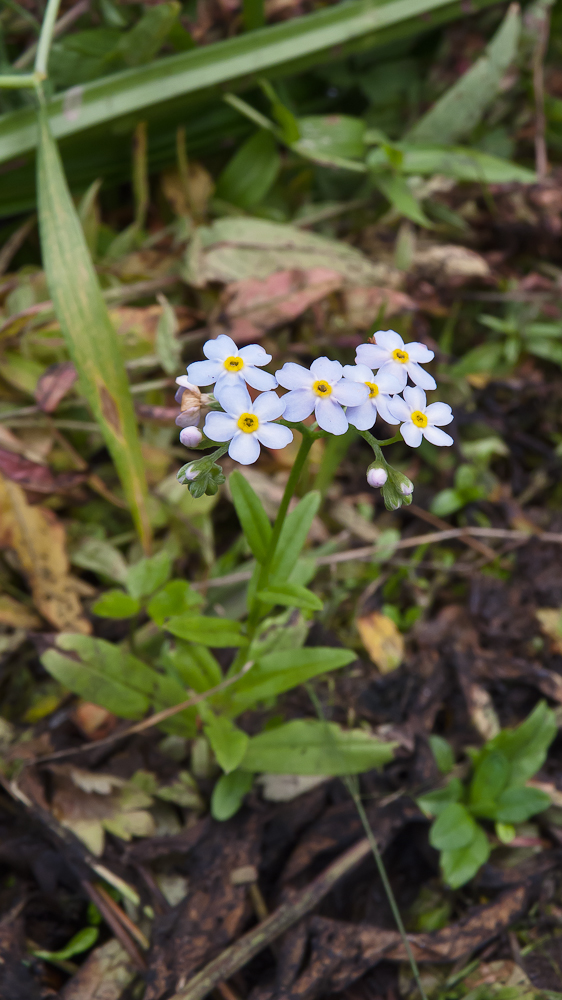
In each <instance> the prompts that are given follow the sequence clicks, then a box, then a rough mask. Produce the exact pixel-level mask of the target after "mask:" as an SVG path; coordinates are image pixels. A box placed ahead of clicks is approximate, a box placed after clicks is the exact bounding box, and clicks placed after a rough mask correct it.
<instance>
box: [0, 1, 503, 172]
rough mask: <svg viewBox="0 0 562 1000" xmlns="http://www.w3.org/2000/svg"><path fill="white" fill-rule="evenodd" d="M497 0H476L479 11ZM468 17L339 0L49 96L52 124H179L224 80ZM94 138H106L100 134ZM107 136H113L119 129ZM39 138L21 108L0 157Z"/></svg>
mask: <svg viewBox="0 0 562 1000" xmlns="http://www.w3.org/2000/svg"><path fill="white" fill-rule="evenodd" d="M492 2H493V0H474V2H473V12H476V10H478V9H480V8H482V7H486V6H489V4H490V3H492ZM462 16H463V14H462V9H461V0H454V2H451V0H387V2H386V3H381V2H380V0H351V2H349V3H339V4H336V5H334V6H331V7H328V8H325V9H324V10H319V11H316V12H315V13H313V14H309V15H307V16H306V17H301V18H293V19H292V20H290V21H285V22H283V23H282V24H275V25H272V26H271V27H265V28H259V29H258V30H256V31H251V32H247V33H245V34H242V35H239V36H237V37H235V38H228V39H225V40H224V41H220V42H216V43H215V44H213V45H207V46H202V47H200V48H197V49H192V50H190V51H189V52H183V53H180V54H178V55H173V56H167V57H165V58H163V59H157V60H155V61H154V62H153V63H150V64H149V65H147V66H143V67H140V68H138V69H136V68H135V69H130V70H124V71H122V72H120V73H115V74H112V75H111V76H106V77H103V78H102V79H100V80H94V81H92V82H91V83H87V84H85V85H84V86H83V87H80V88H73V89H72V91H71V92H66V93H63V94H59V95H57V96H56V97H54V98H52V99H51V100H50V101H48V102H47V111H48V115H49V119H50V123H51V130H52V132H53V135H54V136H55V138H57V139H59V138H62V137H63V136H70V135H74V134H76V133H79V132H82V131H84V130H85V129H90V128H93V127H94V126H97V125H101V124H105V123H107V122H113V121H115V120H118V119H122V120H123V125H124V127H125V126H126V125H127V126H128V128H130V129H131V130H132V126H133V125H134V124H135V120H134V118H133V120H131V118H130V117H129V116H131V115H133V116H134V115H135V114H137V115H141V114H142V117H143V119H146V120H147V122H148V124H149V126H150V121H151V120H153V121H160V120H162V118H163V117H164V118H165V119H168V120H169V121H170V125H172V124H173V123H175V125H177V124H178V123H180V122H184V121H185V117H186V109H187V107H188V106H189V105H190V104H193V102H195V101H197V102H199V101H201V100H202V99H203V98H209V97H215V96H216V97H218V96H220V95H221V94H222V93H223V91H224V87H225V85H228V86H231V87H237V88H240V89H242V88H244V87H246V88H247V87H249V86H252V85H253V84H255V83H256V81H257V80H258V79H259V78H260V77H263V76H274V75H276V76H283V75H287V74H288V73H296V72H300V71H302V70H303V69H305V68H306V67H307V66H310V65H316V64H318V63H320V62H325V61H329V60H330V59H343V58H344V56H346V55H347V54H348V53H350V52H353V51H358V50H364V49H369V48H373V47H374V46H377V45H384V44H387V43H388V42H389V41H392V40H394V39H396V38H401V37H404V36H406V35H411V34H416V33H419V32H422V31H424V32H426V31H428V30H430V29H431V28H432V27H434V26H435V25H436V24H440V23H443V22H444V21H448V20H451V19H453V18H456V17H462ZM96 141H97V142H99V141H100V136H99V135H98V137H97V140H96ZM102 141H103V140H102ZM105 141H109V142H114V141H115V138H114V136H113V134H112V137H111V139H108V140H105ZM36 144H37V124H36V119H35V112H34V110H33V109H31V108H30V109H27V108H22V109H19V110H18V111H14V112H9V113H7V114H5V115H2V116H1V117H0V163H3V162H5V161H6V160H10V159H12V158H13V157H15V156H20V155H21V154H22V153H25V152H27V151H29V150H31V149H34V148H35V146H36Z"/></svg>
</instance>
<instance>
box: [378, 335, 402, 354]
mask: <svg viewBox="0 0 562 1000" xmlns="http://www.w3.org/2000/svg"><path fill="white" fill-rule="evenodd" d="M375 343H376V345H377V346H378V347H383V348H384V350H385V351H391V352H392V351H396V350H398V349H399V350H402V349H403V347H404V341H403V340H402V337H401V336H400V334H399V333H396V330H377V332H376V333H375Z"/></svg>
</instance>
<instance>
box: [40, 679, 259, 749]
mask: <svg viewBox="0 0 562 1000" xmlns="http://www.w3.org/2000/svg"><path fill="white" fill-rule="evenodd" d="M253 665H254V663H253V660H248V662H247V663H245V664H244V666H243V667H242V669H241V670H240V671H239V672H238V673H237V674H234V676H233V677H225V679H224V680H223V681H221V682H220V684H217V685H216V686H215V687H212V688H209V690H208V691H203V692H202V693H201V694H196V695H193V697H191V698H187V700H186V701H181V702H180V703H179V705H172V706H171V707H170V708H163V709H162V711H161V712H155V713H154V715H149V716H148V718H147V719H143V720H142V722H137V723H136V724H135V725H134V726H129V727H128V728H127V729H122V730H121V732H119V733H112V734H111V736H105V737H104V738H103V739H102V740H93V741H92V743H86V745H85V746H81V747H72V748H71V749H70V750H57V751H55V753H49V754H45V755H44V756H43V757H32V758H30V759H29V760H26V761H24V762H23V766H24V767H29V766H30V765H31V764H46V763H47V762H48V761H51V760H60V758H61V757H70V756H72V754H76V753H87V752H88V751H90V750H97V749H98V748H99V747H104V746H109V745H110V744H111V743H115V742H116V741H117V740H123V739H126V738H127V737H129V736H135V735H136V733H143V732H144V731H145V730H146V729H151V728H152V726H157V725H159V723H161V722H164V721H165V720H166V719H171V718H172V716H173V715H177V714H178V712H183V711H184V709H186V708H191V707H192V705H199V703H200V702H202V701H205V699H206V698H210V697H211V695H214V694H218V693H219V691H224V689H225V688H227V687H230V685H231V684H235V683H236V681H239V680H240V678H241V677H244V675H245V674H247V673H248V670H250V668H251V667H253Z"/></svg>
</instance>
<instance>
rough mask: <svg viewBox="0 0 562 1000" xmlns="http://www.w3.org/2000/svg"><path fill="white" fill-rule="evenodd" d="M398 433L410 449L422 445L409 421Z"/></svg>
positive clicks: (420, 436) (420, 438) (418, 433)
mask: <svg viewBox="0 0 562 1000" xmlns="http://www.w3.org/2000/svg"><path fill="white" fill-rule="evenodd" d="M400 433H401V435H402V437H403V438H404V441H405V442H406V444H409V445H410V448H419V446H420V444H421V443H422V437H423V435H422V432H421V430H420V428H419V427H416V425H415V424H413V423H412V421H411V420H409V421H407V423H405V424H402V426H401V428H400ZM229 453H230V450H229Z"/></svg>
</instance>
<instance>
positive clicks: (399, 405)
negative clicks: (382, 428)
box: [381, 396, 411, 424]
mask: <svg viewBox="0 0 562 1000" xmlns="http://www.w3.org/2000/svg"><path fill="white" fill-rule="evenodd" d="M388 408H389V410H390V412H391V414H392V415H393V416H394V417H395V418H396V419H395V420H394V423H395V424H399V423H400V421H402V420H409V419H410V414H411V410H410V407H409V406H408V404H407V403H406V402H405V400H403V399H402V396H393V397H392V398H391V399H389V400H388ZM381 416H382V414H381ZM383 419H384V418H383Z"/></svg>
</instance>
